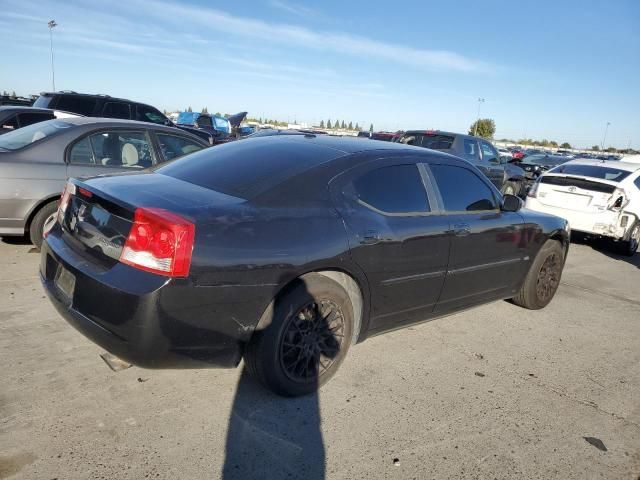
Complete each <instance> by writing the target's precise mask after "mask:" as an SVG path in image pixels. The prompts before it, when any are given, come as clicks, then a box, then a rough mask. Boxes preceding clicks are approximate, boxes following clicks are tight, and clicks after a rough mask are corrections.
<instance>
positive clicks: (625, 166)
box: [567, 158, 640, 172]
mask: <svg viewBox="0 0 640 480" xmlns="http://www.w3.org/2000/svg"><path fill="white" fill-rule="evenodd" d="M567 164H571V165H591V166H593V167H611V168H617V169H619V170H626V171H628V172H635V171H636V170H640V164H638V163H631V162H623V161H620V160H591V159H586V158H585V159H578V160H571V161H569V162H567Z"/></svg>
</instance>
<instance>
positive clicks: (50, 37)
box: [47, 20, 58, 92]
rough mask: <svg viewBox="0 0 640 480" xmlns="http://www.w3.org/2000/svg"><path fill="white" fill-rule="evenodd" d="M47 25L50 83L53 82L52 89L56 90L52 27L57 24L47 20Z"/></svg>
mask: <svg viewBox="0 0 640 480" xmlns="http://www.w3.org/2000/svg"><path fill="white" fill-rule="evenodd" d="M47 25H48V26H49V46H50V48H51V83H52V84H53V91H54V92H55V91H56V74H55V72H54V70H53V29H54V28H55V27H57V26H58V24H57V23H56V21H55V20H49V23H47Z"/></svg>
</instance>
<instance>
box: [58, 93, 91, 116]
mask: <svg viewBox="0 0 640 480" xmlns="http://www.w3.org/2000/svg"><path fill="white" fill-rule="evenodd" d="M95 108H96V99H95V98H92V97H81V96H79V95H61V96H60V98H58V102H57V104H56V109H58V110H64V111H65V112H71V113H79V114H80V115H85V116H88V117H89V116H91V115H92V114H93V111H94V110H95Z"/></svg>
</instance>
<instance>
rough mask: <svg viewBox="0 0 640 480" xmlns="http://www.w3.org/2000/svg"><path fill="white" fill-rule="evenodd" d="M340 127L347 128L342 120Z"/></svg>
mask: <svg viewBox="0 0 640 480" xmlns="http://www.w3.org/2000/svg"><path fill="white" fill-rule="evenodd" d="M340 127H341V128H347V126H346V125H345V124H344V120H342V124H341V125H340Z"/></svg>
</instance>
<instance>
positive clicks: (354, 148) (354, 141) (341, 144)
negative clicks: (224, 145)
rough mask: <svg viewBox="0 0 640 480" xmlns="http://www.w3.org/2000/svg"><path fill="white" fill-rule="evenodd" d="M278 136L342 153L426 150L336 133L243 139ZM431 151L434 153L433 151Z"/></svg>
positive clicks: (414, 152) (422, 151)
mask: <svg viewBox="0 0 640 480" xmlns="http://www.w3.org/2000/svg"><path fill="white" fill-rule="evenodd" d="M274 137H278V138H280V139H283V140H284V139H286V141H292V142H299V143H300V144H301V145H304V144H305V143H308V144H313V145H316V146H323V147H326V148H328V149H332V150H336V151H338V152H342V153H343V154H351V153H359V152H366V151H373V150H389V151H407V152H410V153H412V154H416V155H423V154H424V153H425V152H426V151H427V150H426V149H424V148H422V147H414V146H411V145H405V144H401V143H390V142H381V141H379V140H371V141H369V142H363V141H362V139H361V138H358V137H352V136H344V137H341V136H337V135H316V134H313V133H310V134H302V135H272V136H265V137H257V138H246V139H245V140H243V141H255V142H257V141H260V140H261V139H263V140H267V139H273V138H274ZM432 153H434V154H435V153H436V152H435V151H433V152H432Z"/></svg>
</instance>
